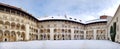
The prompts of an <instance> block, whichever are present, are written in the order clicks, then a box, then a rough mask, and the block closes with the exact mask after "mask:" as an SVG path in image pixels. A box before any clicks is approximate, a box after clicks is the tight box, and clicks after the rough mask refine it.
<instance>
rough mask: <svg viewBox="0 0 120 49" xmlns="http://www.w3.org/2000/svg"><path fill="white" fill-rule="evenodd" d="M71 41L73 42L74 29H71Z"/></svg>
mask: <svg viewBox="0 0 120 49" xmlns="http://www.w3.org/2000/svg"><path fill="white" fill-rule="evenodd" d="M71 40H74V29H71Z"/></svg>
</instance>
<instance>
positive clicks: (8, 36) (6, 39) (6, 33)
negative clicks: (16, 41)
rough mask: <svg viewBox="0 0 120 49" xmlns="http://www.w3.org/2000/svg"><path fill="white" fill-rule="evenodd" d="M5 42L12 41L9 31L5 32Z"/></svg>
mask: <svg viewBox="0 0 120 49" xmlns="http://www.w3.org/2000/svg"><path fill="white" fill-rule="evenodd" d="M4 41H10V31H8V30H5V32H4Z"/></svg>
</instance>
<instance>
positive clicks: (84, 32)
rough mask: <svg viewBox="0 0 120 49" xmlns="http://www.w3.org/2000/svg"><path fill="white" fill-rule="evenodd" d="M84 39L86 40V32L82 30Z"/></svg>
mask: <svg viewBox="0 0 120 49" xmlns="http://www.w3.org/2000/svg"><path fill="white" fill-rule="evenodd" d="M84 39H86V30H84Z"/></svg>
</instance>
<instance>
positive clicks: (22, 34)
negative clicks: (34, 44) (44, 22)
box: [21, 32, 25, 41]
mask: <svg viewBox="0 0 120 49" xmlns="http://www.w3.org/2000/svg"><path fill="white" fill-rule="evenodd" d="M21 38H22V40H23V41H24V40H25V33H24V32H22V33H21Z"/></svg>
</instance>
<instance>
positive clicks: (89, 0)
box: [0, 0, 120, 21]
mask: <svg viewBox="0 0 120 49" xmlns="http://www.w3.org/2000/svg"><path fill="white" fill-rule="evenodd" d="M13 1H14V2H13ZM0 2H3V3H7V4H10V5H14V6H17V7H21V8H23V9H24V10H26V11H28V12H29V13H31V14H33V15H34V16H35V17H39V16H42V17H44V16H46V15H48V16H49V15H58V14H59V15H64V14H67V15H70V16H74V17H77V18H80V19H83V20H85V21H87V20H92V19H95V18H99V16H100V15H104V14H106V15H110V16H113V15H114V13H115V11H116V7H117V6H118V4H119V3H120V0H12V1H10V0H0Z"/></svg>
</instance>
